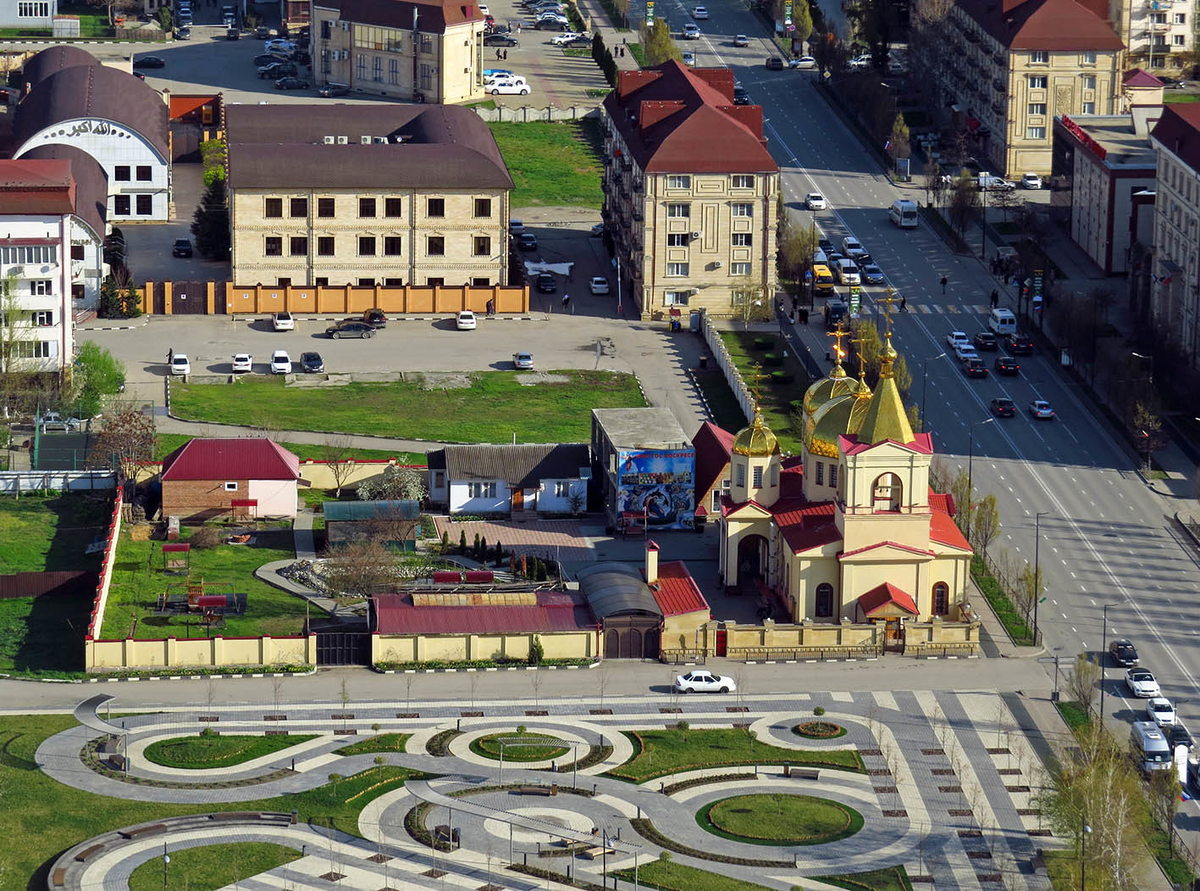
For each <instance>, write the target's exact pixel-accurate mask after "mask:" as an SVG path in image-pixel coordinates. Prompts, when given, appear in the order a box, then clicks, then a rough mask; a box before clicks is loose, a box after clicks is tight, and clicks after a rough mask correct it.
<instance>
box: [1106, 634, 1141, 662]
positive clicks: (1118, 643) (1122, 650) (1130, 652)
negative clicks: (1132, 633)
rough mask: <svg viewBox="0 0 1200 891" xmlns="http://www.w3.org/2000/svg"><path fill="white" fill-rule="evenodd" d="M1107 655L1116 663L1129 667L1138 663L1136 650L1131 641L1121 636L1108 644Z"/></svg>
mask: <svg viewBox="0 0 1200 891" xmlns="http://www.w3.org/2000/svg"><path fill="white" fill-rule="evenodd" d="M1108 655H1110V656H1111V657H1112V660H1113V662H1115V663H1117V665H1121V666H1125V667H1129V666H1133V665H1137V664H1138V651H1137V648H1136V647H1135V646H1134V645H1133V641H1131V640H1126V639H1125V638H1122V639H1120V640H1114V641H1113V642H1112V643H1110V644H1109V645H1108Z"/></svg>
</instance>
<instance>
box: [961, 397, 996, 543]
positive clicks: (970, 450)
mask: <svg viewBox="0 0 1200 891" xmlns="http://www.w3.org/2000/svg"><path fill="white" fill-rule="evenodd" d="M995 420H996V419H995V418H987V419H986V420H983V421H975V422H974V423H973V424H971V438H970V444H969V445H968V447H967V541H970V540H971V520H972V517H971V502H972V501H974V500H975V487H974V485H973V484H972V479H973V476H972V473H971V471H972V465H973V464H974V463H975V428H976V427H982V426H983V425H984V424H990V423H992V422H993V421H995Z"/></svg>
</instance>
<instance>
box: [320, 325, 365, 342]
mask: <svg viewBox="0 0 1200 891" xmlns="http://www.w3.org/2000/svg"><path fill="white" fill-rule="evenodd" d="M325 336H326V337H328V338H329V339H330V340H342V339H343V338H346V337H360V338H363V339H364V340H365V339H366V338H369V337H374V336H375V328H374V327H373V326H371V325H368V324H367V323H366V322H359V321H348V322H337V323H335V324H333V325H330V326H329V327H328V328H326V329H325Z"/></svg>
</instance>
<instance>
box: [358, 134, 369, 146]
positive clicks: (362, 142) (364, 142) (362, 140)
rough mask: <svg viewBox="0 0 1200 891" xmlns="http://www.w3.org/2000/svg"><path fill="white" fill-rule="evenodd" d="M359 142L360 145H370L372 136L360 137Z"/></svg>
mask: <svg viewBox="0 0 1200 891" xmlns="http://www.w3.org/2000/svg"><path fill="white" fill-rule="evenodd" d="M358 141H359V144H360V145H370V144H371V137H370V136H360V137H358Z"/></svg>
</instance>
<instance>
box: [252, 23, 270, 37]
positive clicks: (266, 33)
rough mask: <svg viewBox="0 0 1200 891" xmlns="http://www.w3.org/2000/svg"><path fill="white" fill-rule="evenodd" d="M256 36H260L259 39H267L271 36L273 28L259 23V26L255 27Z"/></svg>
mask: <svg viewBox="0 0 1200 891" xmlns="http://www.w3.org/2000/svg"><path fill="white" fill-rule="evenodd" d="M254 36H255V37H256V38H258V39H259V40H266V39H267V38H268V37H270V36H271V29H270V28H268V27H267V26H266V25H259V26H258V27H257V28H255V29H254Z"/></svg>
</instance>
